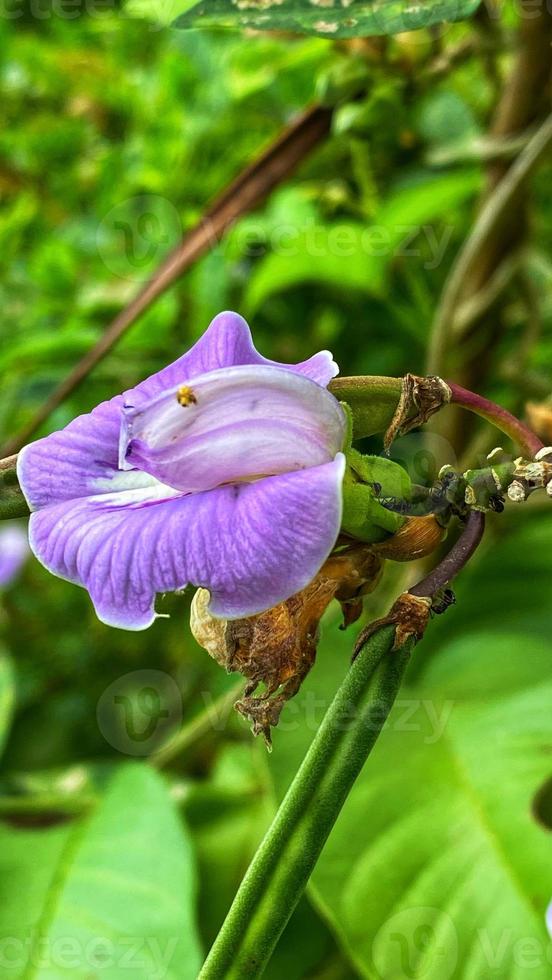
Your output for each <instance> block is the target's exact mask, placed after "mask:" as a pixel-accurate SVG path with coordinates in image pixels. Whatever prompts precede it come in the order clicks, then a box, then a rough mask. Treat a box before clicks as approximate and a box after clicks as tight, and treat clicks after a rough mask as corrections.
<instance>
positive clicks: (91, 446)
mask: <svg viewBox="0 0 552 980" xmlns="http://www.w3.org/2000/svg"><path fill="white" fill-rule="evenodd" d="M274 363H275V362H273V361H268V360H267V359H266V358H264V357H262V356H261V354H258V353H257V351H256V350H255V347H254V346H253V341H252V339H251V332H250V330H249V327H248V325H247V323H246V322H245V320H244V319H243V318H242V317H241V316H238V314H237V313H220V314H219V315H218V316H217V317H215V319H214V320H213V321H212V323H211V325H210V326H209V328H208V329H207V330H206V331H205V333H204V334H203V336H202V337H201V338H200V339H199V340H198V341H197V343H196V344H195V345H194V346H193V347H192V349H191V350H190V351H188V352H187V353H186V354H183V355H182V357H180V358H179V359H178V360H177V361H175V362H174V363H173V364H170V365H169V366H168V367H166V368H164V369H163V370H162V371H159V372H158V373H157V374H154V375H152V376H151V377H150V378H147V379H146V380H145V381H142V382H141V384H139V385H137V386H136V388H133V389H131V390H130V391H128V392H126V394H125V396H124V398H123V396H121V395H117V396H116V397H115V398H112V399H111V401H106V402H102V404H101V405H98V407H97V408H95V409H94V410H93V411H92V412H90V413H89V414H87V415H81V416H79V417H78V418H76V419H74V420H73V422H71V423H70V424H69V425H68V426H66V428H65V429H62V430H61V431H60V432H54V433H52V435H50V436H46V438H45V439H39V440H38V441H37V442H33V443H31V444H30V445H29V446H26V447H25V448H24V449H23V450H22V451H21V452H20V454H19V458H18V464H17V471H18V476H19V482H20V484H21V487H22V490H23V493H24V494H25V497H26V498H27V502H28V504H29V506H30V508H31V510H38V509H39V508H41V507H46V506H48V505H49V504H53V503H56V502H58V501H62V500H72V499H74V498H76V497H86V496H89V495H91V494H95V493H103V492H107V493H111V492H113V491H116V490H119V489H120V490H122V489H124V488H129V487H132V486H134V487H147V486H148V485H151V482H152V481H151V480H149V478H148V477H147V476H144V477H143V478H142V477H141V476H140V475H139V474H136V475H135V476H134V477H131V475H130V474H129V473H127V474H120V473H118V472H117V468H118V455H119V432H120V422H121V410H122V407H123V404H124V403H125V402H126V403H130V404H134V405H138V404H140V402H142V401H145V400H147V399H150V398H153V397H155V396H156V395H159V394H160V393H162V392H163V391H164V390H165V389H166V388H170V387H174V386H175V385H179V384H182V383H184V382H186V381H189V380H190V379H192V378H194V377H195V376H197V375H200V374H204V373H206V372H208V371H215V370H218V369H219V368H223V367H230V366H233V365H236V364H261V365H263V364H264V365H273V364H274ZM279 366H280V367H285V368H286V369H287V370H289V371H291V372H294V373H295V374H302V375H304V376H305V377H307V378H310V379H311V380H312V381H315V382H316V383H317V384H319V385H327V384H328V382H329V381H330V379H331V378H332V377H334V376H335V375H336V374H337V370H338V369H337V365H336V364H335V363H334V361H333V359H332V356H331V354H330V353H328V351H322V352H321V353H320V354H315V356H314V357H311V358H310V359H309V360H308V361H304V362H303V363H302V364H295V365H293V364H290V365H279Z"/></svg>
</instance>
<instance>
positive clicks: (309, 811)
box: [199, 512, 485, 980]
mask: <svg viewBox="0 0 552 980" xmlns="http://www.w3.org/2000/svg"><path fill="white" fill-rule="evenodd" d="M484 520H485V518H484V515H483V514H480V513H477V512H474V513H472V514H471V515H470V517H469V518H468V521H467V523H466V526H465V527H464V529H463V531H462V534H461V535H460V537H459V539H458V541H457V542H456V544H455V545H454V547H453V548H452V550H451V552H450V553H449V555H447V556H445V558H444V559H443V561H442V562H441V563H440V564H439V565H438V566H437V567H436V568H435V569H434V571H433V572H432V573H431V574H430V575H429V576H427V577H426V578H424V579H422V581H421V582H420V583H419V584H418V586H414V587H413V588H411V589H410V593H409V594H410V595H411V596H413V597H416V596H421V595H423V596H424V597H429V598H432V597H433V595H434V593H433V592H432V590H433V589H435V591H438V590H439V589H441V588H442V586H443V585H444V584H446V583H448V582H450V580H451V579H452V578H453V576H454V575H456V574H457V573H458V572H459V571H460V570H461V569H462V568H463V567H464V565H465V564H466V563H467V562H468V561H469V559H470V558H471V557H472V555H473V553H474V551H475V550H476V548H477V546H478V544H479V542H480V541H481V537H482V534H483V528H484ZM390 619H391V617H388V618H387V619H386V620H384V621H382V623H381V625H380V627H379V628H377V629H376V630H373V631H368V632H367V634H366V640H365V642H363V641H362V636H361V638H359V639H360V640H361V642H360V643H357V646H356V648H355V654H356V657H355V659H354V661H353V663H352V665H351V667H350V669H349V671H348V673H347V675H346V677H345V679H344V681H343V683H342V684H341V687H340V688H339V690H338V692H337V694H336V696H335V698H334V700H333V702H332V704H331V705H330V707H329V709H328V711H327V713H326V715H325V717H324V720H323V721H322V724H321V726H320V728H319V729H318V732H317V733H316V735H315V737H314V740H313V742H312V744H311V746H310V749H309V751H308V752H307V754H306V756H305V758H304V760H303V762H302V764H301V767H300V769H299V771H298V773H297V775H296V776H295V778H294V780H293V782H292V784H291V786H290V788H289V789H288V792H287V794H286V796H285V797H284V800H283V802H282V804H281V806H280V808H279V810H278V812H277V814H276V816H275V818H274V820H273V822H272V825H271V827H270V828H269V830H268V832H267V834H266V836H265V838H264V840H263V841H262V843H261V845H260V847H259V849H258V851H257V853H256V855H255V857H254V858H253V861H252V863H251V865H250V867H249V869H248V871H247V873H246V875H245V878H244V879H243V881H242V884H241V886H240V888H239V890H238V893H237V895H236V897H235V899H234V902H233V904H232V907H231V909H230V911H229V913H228V915H227V917H226V919H225V921H224V923H223V925H222V928H221V930H220V932H219V935H218V936H217V939H216V940H215V942H214V944H213V946H212V948H211V951H210V953H209V955H208V957H207V960H206V962H205V964H204V966H203V969H202V971H201V973H200V977H199V980H223V978H224V980H245V978H248V980H254V978H256V977H259V976H261V975H262V973H263V970H264V968H265V966H266V964H267V963H268V961H269V959H270V957H271V955H272V952H273V951H274V949H275V947H276V943H277V942H278V939H279V938H280V936H281V934H282V932H283V930H284V928H285V926H286V924H287V922H288V920H289V918H290V917H291V915H292V913H293V910H294V909H295V908H296V906H297V903H298V902H299V899H300V898H301V895H302V894H303V892H304V890H305V887H306V885H307V882H308V880H309V878H310V875H311V874H312V872H313V870H314V867H315V865H316V862H317V860H318V858H319V856H320V852H321V851H322V848H323V847H324V844H325V842H326V840H327V839H328V836H329V834H330V832H331V830H332V827H333V826H334V824H335V822H336V820H337V818H338V816H339V813H340V811H341V808H342V806H343V804H344V803H345V800H346V799H347V796H348V794H349V792H350V790H351V788H352V786H353V784H354V782H355V780H356V778H357V776H358V775H359V773H360V772H361V770H362V768H363V766H364V764H365V762H366V760H367V758H368V756H369V755H370V752H371V751H372V749H373V747H374V745H375V743H376V741H377V738H378V736H379V735H380V733H381V731H382V729H383V727H384V725H385V722H386V720H387V718H388V716H389V712H390V711H391V708H392V707H393V704H394V701H395V698H396V696H397V693H398V691H399V688H400V685H401V682H402V679H403V677H404V674H405V671H406V668H407V666H408V663H409V660H410V654H411V652H412V649H413V647H414V645H415V642H416V639H417V638H419V637H417V636H416V634H415V633H413V632H410V633H408V631H407V632H406V633H404V632H403V633H402V634H401V633H400V632H399V630H398V629H397V627H396V625H394V623H393V622H391V621H390ZM403 625H404V624H403ZM401 635H403V636H407V638H406V639H405V640H404V642H402V643H400V639H399V638H400V636H401Z"/></svg>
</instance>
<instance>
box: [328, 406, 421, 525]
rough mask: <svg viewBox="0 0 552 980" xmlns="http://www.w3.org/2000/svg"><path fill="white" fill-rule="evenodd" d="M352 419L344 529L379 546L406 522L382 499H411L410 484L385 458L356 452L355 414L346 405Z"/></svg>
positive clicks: (344, 497)
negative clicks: (354, 437) (378, 543)
mask: <svg viewBox="0 0 552 980" xmlns="http://www.w3.org/2000/svg"><path fill="white" fill-rule="evenodd" d="M343 408H344V410H345V412H346V415H347V418H348V420H349V434H348V439H347V445H346V448H345V457H346V460H347V466H346V469H345V476H344V478H343V518H342V521H341V529H342V531H344V532H345V534H348V535H350V536H351V537H353V538H356V539H357V540H359V541H365V542H366V543H367V544H376V543H377V542H378V541H383V540H385V538H387V537H389V536H390V535H391V534H395V533H396V532H397V531H398V530H399V528H400V527H402V525H403V524H404V522H405V517H404V516H403V515H402V514H397V513H394V512H393V511H391V510H388V509H387V508H386V507H384V506H383V504H382V503H381V502H380V499H379V498H385V497H391V498H393V499H394V500H409V499H410V495H411V482H410V477H409V476H408V473H407V472H406V471H405V470H404V469H403V468H402V466H399V465H398V463H394V462H393V461H392V460H390V459H386V458H385V457H383V456H364V455H363V454H362V453H359V452H358V450H356V449H353V447H352V445H351V443H352V437H353V413H352V412H351V410H350V408H349V407H348V406H347V405H343Z"/></svg>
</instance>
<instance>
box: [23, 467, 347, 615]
mask: <svg viewBox="0 0 552 980" xmlns="http://www.w3.org/2000/svg"><path fill="white" fill-rule="evenodd" d="M343 471H344V457H343V456H342V454H339V455H338V457H337V458H336V459H335V460H334V461H332V462H330V463H325V464H324V465H323V466H318V467H314V468H312V469H308V470H301V471H297V472H295V473H287V474H284V475H282V476H274V477H269V478H267V479H265V480H260V481H258V482H257V483H252V484H241V485H238V486H228V487H220V488H218V489H217V490H211V491H209V492H207V493H198V494H191V495H187V496H183V495H181V494H176V493H175V492H174V491H171V490H170V489H168V488H166V487H163V486H161V485H158V486H157V487H156V488H150V489H149V490H143V491H138V490H135V491H124V492H122V493H117V494H106V495H102V496H97V497H91V498H80V499H78V500H75V501H74V502H72V503H71V504H67V503H60V504H56V505H53V506H50V507H47V508H45V509H44V510H41V511H39V512H38V513H35V514H33V515H32V516H31V528H30V542H31V547H32V549H33V551H34V553H35V555H36V556H37V558H38V559H39V560H40V561H41V562H42V563H43V564H44V565H45V566H46V567H47V568H48V569H49V570H50V571H52V572H54V573H55V574H56V575H60V576H61V577H62V578H66V579H69V580H70V581H72V582H78V583H80V584H82V585H84V586H85V587H86V588H87V589H88V591H89V592H90V595H91V598H92V601H93V602H94V605H95V607H96V612H97V614H98V616H99V618H100V619H101V620H103V621H104V622H105V623H108V624H109V625H112V626H119V627H122V628H123V629H144V628H145V627H147V626H149V625H150V624H151V623H152V621H153V619H154V618H155V614H154V611H153V604H154V599H155V593H156V592H165V591H174V590H176V589H180V588H183V587H184V586H185V585H186V584H187V583H191V584H193V585H197V586H204V587H206V588H208V589H209V591H210V592H211V597H212V598H211V611H212V612H213V613H214V614H215V615H217V616H221V617H226V618H240V617H243V616H250V615H253V614H254V613H257V612H261V611H262V610H264V609H268V608H270V607H271V606H274V605H276V604H277V603H279V602H282V601H283V600H284V599H287V598H288V597H289V596H290V595H293V594H294V593H295V592H298V591H299V590H300V589H302V588H304V586H305V585H307V584H308V582H310V581H311V579H312V578H313V577H314V575H315V574H316V572H317V571H318V569H319V568H320V567H321V565H322V564H323V562H324V561H325V559H326V558H327V556H328V554H329V553H330V551H331V549H332V547H333V545H334V544H335V541H336V539H337V535H338V533H339V526H340V521H341V483H342V479H343ZM171 494H172V496H171Z"/></svg>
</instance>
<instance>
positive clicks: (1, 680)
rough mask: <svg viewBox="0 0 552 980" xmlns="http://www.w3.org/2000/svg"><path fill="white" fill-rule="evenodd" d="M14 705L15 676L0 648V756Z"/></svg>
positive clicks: (11, 665)
mask: <svg viewBox="0 0 552 980" xmlns="http://www.w3.org/2000/svg"><path fill="white" fill-rule="evenodd" d="M14 705H15V676H14V670H13V664H12V661H11V659H10V657H9V656H8V654H7V653H6V652H5V650H3V649H2V648H0V755H1V754H2V752H3V750H4V745H5V744H6V741H7V738H8V733H9V730H10V725H11V720H12V715H13V709H14Z"/></svg>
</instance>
